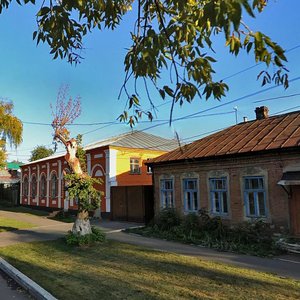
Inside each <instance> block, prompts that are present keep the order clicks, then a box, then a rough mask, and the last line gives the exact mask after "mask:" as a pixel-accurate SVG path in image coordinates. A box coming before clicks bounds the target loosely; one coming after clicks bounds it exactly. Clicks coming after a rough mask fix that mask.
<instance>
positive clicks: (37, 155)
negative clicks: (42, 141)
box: [29, 146, 54, 161]
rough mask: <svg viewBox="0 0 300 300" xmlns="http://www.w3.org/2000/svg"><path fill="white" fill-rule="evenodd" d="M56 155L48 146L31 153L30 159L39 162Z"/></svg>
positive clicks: (37, 147) (35, 149) (36, 148)
mask: <svg viewBox="0 0 300 300" xmlns="http://www.w3.org/2000/svg"><path fill="white" fill-rule="evenodd" d="M52 154H54V150H53V149H51V148H47V147H46V146H36V147H35V148H34V149H33V150H32V151H31V157H30V158H29V161H34V160H38V159H41V158H45V157H48V156H50V155H52Z"/></svg>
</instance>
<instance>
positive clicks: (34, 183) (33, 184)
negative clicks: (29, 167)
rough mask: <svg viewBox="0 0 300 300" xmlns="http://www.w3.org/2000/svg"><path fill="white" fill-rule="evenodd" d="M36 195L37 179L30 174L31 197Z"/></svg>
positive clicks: (33, 197)
mask: <svg viewBox="0 0 300 300" xmlns="http://www.w3.org/2000/svg"><path fill="white" fill-rule="evenodd" d="M36 196H37V179H36V176H35V175H34V176H32V178H31V198H32V199H35V198H36Z"/></svg>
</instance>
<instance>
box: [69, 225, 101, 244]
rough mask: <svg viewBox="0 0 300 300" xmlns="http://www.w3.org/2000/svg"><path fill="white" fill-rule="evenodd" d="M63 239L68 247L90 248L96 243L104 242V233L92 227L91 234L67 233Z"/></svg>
mask: <svg viewBox="0 0 300 300" xmlns="http://www.w3.org/2000/svg"><path fill="white" fill-rule="evenodd" d="M65 239H66V243H67V244H68V245H70V246H91V245H93V244H95V243H97V242H104V241H105V233H104V232H102V231H101V230H100V229H99V228H96V227H92V233H91V234H86V235H79V234H74V233H73V232H72V231H69V232H68V234H67V235H66V237H65Z"/></svg>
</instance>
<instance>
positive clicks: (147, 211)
mask: <svg viewBox="0 0 300 300" xmlns="http://www.w3.org/2000/svg"><path fill="white" fill-rule="evenodd" d="M153 216H154V201H153V186H151V185H143V186H114V187H111V219H112V220H118V221H128V222H140V223H148V222H150V221H151V220H152V218H153Z"/></svg>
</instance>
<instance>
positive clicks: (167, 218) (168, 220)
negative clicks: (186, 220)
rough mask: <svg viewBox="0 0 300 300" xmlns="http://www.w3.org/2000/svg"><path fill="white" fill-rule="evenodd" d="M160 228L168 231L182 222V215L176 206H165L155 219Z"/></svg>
mask: <svg viewBox="0 0 300 300" xmlns="http://www.w3.org/2000/svg"><path fill="white" fill-rule="evenodd" d="M155 224H156V225H157V226H158V228H159V229H160V230H163V231H167V230H170V229H171V228H173V227H175V226H178V225H180V224H181V217H180V215H179V213H178V212H177V211H176V209H174V208H164V209H162V210H161V212H160V213H159V215H158V217H157V218H156V220H155Z"/></svg>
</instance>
